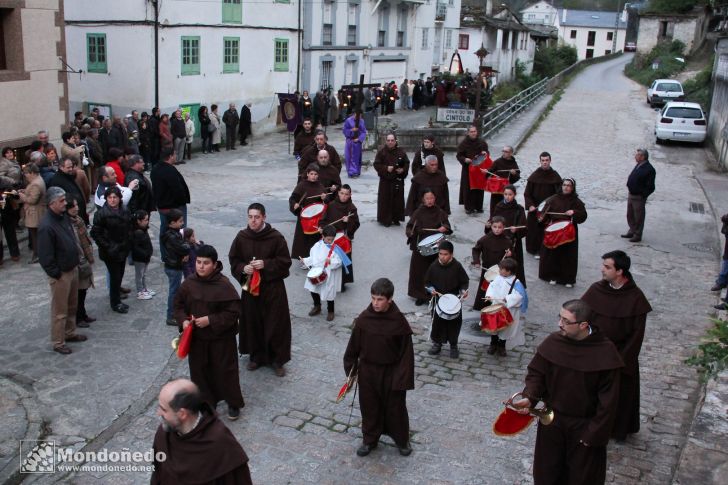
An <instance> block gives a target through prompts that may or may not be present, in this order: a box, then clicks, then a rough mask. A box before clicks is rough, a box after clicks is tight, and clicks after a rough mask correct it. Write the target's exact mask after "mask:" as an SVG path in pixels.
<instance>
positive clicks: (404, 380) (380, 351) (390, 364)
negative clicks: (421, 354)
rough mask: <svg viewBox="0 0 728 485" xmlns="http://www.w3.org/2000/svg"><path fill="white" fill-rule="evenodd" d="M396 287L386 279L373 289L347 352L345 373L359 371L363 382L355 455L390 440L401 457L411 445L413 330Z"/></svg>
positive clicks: (408, 451)
mask: <svg viewBox="0 0 728 485" xmlns="http://www.w3.org/2000/svg"><path fill="white" fill-rule="evenodd" d="M393 295H394V285H393V284H392V282H391V281H389V280H388V279H386V278H380V279H378V280H376V281H375V282H374V283H373V284H372V288H371V296H372V301H371V304H370V305H369V306H368V307H367V309H366V310H364V311H363V312H361V314H359V316H358V317H357V318H356V319H355V320H354V329H353V330H352V332H351V337H350V338H349V344H348V345H347V346H346V352H345V353H344V372H345V373H346V375H347V376H348V375H349V372H350V371H351V369H352V368H353V367H355V372H357V374H358V378H359V381H358V382H359V407H360V409H361V418H362V422H361V430H362V434H363V435H364V438H363V441H364V442H363V444H362V446H361V447H360V448H359V449H358V450H357V452H356V453H357V455H359V456H366V455H368V454H369V453H370V452H371V451H372V450H373V449H374V448H376V447H377V444H378V443H379V438H380V437H381V435H383V434H386V435H388V436H390V437H391V438H392V439H393V440H394V443H395V444H396V445H397V448H399V452H400V454H401V455H402V456H408V455H409V454H410V453H412V448H410V445H409V415H408V414H407V391H408V390H410V389H414V388H415V355H414V350H413V345H412V329H411V328H410V326H409V324H408V323H407V320H406V319H405V317H404V315H402V313H401V312H400V311H399V308H398V307H397V305H396V304H395V303H394V301H393V300H392V296H393Z"/></svg>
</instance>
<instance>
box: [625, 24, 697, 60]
mask: <svg viewBox="0 0 728 485" xmlns="http://www.w3.org/2000/svg"><path fill="white" fill-rule="evenodd" d="M701 19H703V17H679V16H660V17H652V16H649V17H645V16H641V17H640V20H639V31H638V33H637V52H638V53H640V54H648V53H649V52H650V51H651V50H652V49H653V48H654V47H655V46H656V45H657V43H658V42H659V40H660V37H659V34H660V23H661V22H665V21H666V22H670V23H671V24H672V40H679V41H680V42H682V43H684V44H685V46H686V48H685V53H686V54H687V53H689V52H692V51H693V49H697V48H698V47H700V43H701V40H702V34H701V29H700V22H699V20H701Z"/></svg>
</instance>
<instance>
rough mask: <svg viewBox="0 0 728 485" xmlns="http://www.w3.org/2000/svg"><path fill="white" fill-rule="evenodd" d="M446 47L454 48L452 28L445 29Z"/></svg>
mask: <svg viewBox="0 0 728 485" xmlns="http://www.w3.org/2000/svg"><path fill="white" fill-rule="evenodd" d="M445 48H446V49H451V48H452V29H447V30H446V31H445Z"/></svg>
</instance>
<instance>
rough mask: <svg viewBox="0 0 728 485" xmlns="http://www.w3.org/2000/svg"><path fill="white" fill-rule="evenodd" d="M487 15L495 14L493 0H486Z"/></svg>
mask: <svg viewBox="0 0 728 485" xmlns="http://www.w3.org/2000/svg"><path fill="white" fill-rule="evenodd" d="M485 15H487V16H491V15H493V0H485Z"/></svg>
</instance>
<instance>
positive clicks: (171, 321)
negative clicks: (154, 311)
mask: <svg viewBox="0 0 728 485" xmlns="http://www.w3.org/2000/svg"><path fill="white" fill-rule="evenodd" d="M167 325H169V326H170V327H179V325H178V324H177V320H175V319H174V318H168V319H167Z"/></svg>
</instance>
